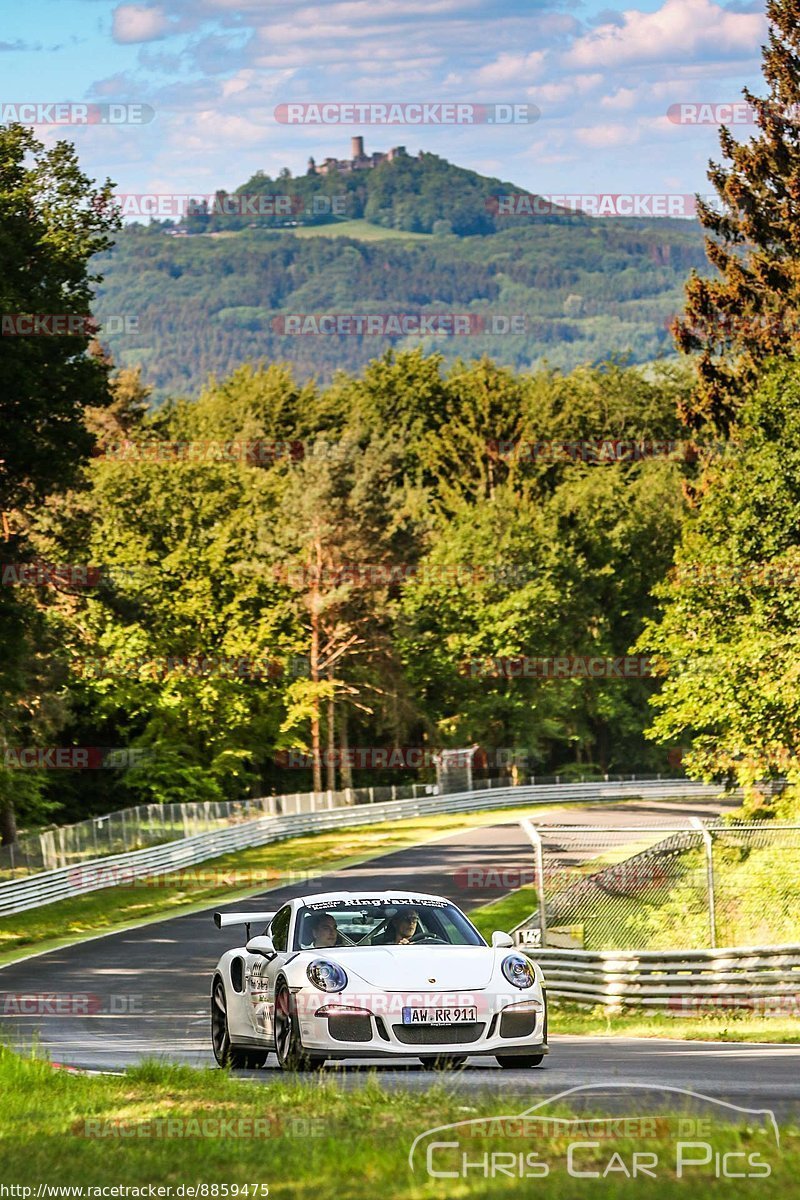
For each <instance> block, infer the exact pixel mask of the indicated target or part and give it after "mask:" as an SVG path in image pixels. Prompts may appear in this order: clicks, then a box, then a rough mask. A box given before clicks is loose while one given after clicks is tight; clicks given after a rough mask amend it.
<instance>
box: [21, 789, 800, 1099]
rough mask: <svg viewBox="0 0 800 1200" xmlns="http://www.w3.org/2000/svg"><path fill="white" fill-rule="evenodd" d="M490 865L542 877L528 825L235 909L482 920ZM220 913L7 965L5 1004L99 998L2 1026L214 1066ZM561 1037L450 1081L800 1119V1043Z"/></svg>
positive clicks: (345, 1077)
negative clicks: (685, 1101) (674, 1096)
mask: <svg viewBox="0 0 800 1200" xmlns="http://www.w3.org/2000/svg"><path fill="white" fill-rule="evenodd" d="M732 806H733V804H732V802H731V807H732ZM725 807H726V804H725V802H713V803H712V802H707V803H702V802H701V803H695V802H652V801H645V800H642V801H633V802H632V801H625V802H624V803H622V802H620V803H619V804H608V803H605V804H602V805H587V806H584V807H577V806H571V807H567V808H563V809H560V810H554V809H550V810H548V811H547V812H546V813H545V812H542V813H541V814H537V816H536V819H537V821H540V822H541V823H542V824H548V825H550V824H555V823H559V822H561V823H569V824H581V825H583V824H585V825H588V826H591V825H599V826H605V825H608V826H611V825H621V826H625V825H643V824H647V825H651V826H653V827H658V826H662V827H668V826H670V825H674V824H675V823H676V818H677V823H679V824H683V823H684V822H685V821H686V820H687V819H688V818H689V817H690V816H700V817H708V816H713V815H715V814H716V813H717V812H719V811H721V810H722V809H724V808H725ZM631 836H632V838H633V837H634V836H635V835H631ZM595 853H596V851H595ZM487 864H491V865H492V867H496V868H499V869H501V870H504V871H510V872H514V871H523V870H528V871H529V870H530V866H531V847H530V844H529V842H528V841H527V839H526V837H525V835H524V833H523V831H522V830H521V829H520V827H519V825H518V824H516V822H514V821H510V820H508V819H506V820H498V823H497V824H494V825H491V826H485V827H483V828H477V829H469V830H466V831H465V832H463V833H459V834H451V835H448V836H447V837H445V838H440V839H437V840H435V841H431V842H427V843H424V844H422V845H419V846H416V847H413V848H409V849H405V850H399V851H396V852H394V853H392V854H387V855H384V856H382V857H381V858H376V859H373V860H372V861H371V862H367V863H364V864H362V865H357V866H352V867H349V868H347V869H345V870H342V871H340V872H337V873H334V874H331V875H324V876H320V877H319V878H318V879H315V880H313V881H311V882H308V883H303V884H294V885H292V886H289V887H282V888H279V889H277V890H274V891H271V892H265V893H260V895H259V896H257V897H255V896H254V897H251V898H248V899H247V900H242V899H241V898H239V899H237V901H236V902H235V903H234V904H232V905H230V906H229V907H230V908H231V909H232V910H235V909H240V910H247V909H252V908H254V907H255V908H259V907H264V908H270V909H272V908H277V907H278V906H279V904H281V903H283V901H284V900H286V899H289V898H290V897H292V896H295V895H303V894H308V893H311V892H318V891H325V890H328V889H329V888H330V889H337V888H342V887H345V888H353V889H356V890H369V889H371V888H375V889H378V888H381V889H383V888H387V887H393V886H397V887H398V888H405V889H414V890H418V891H426V892H435V893H442V894H444V895H447V896H449V897H451V898H452V899H453V900H455V902H456V903H458V904H459V905H460V906H461V907H462V908H464V909H465V910H469V909H470V908H475V907H477V906H478V905H481V904H485V903H487V902H488V901H489V900H495V899H498V898H499V896H500V895H501V894H502V892H501V891H498V889H497V886H496V884H495V885H494V886H492V885H491V882H490V886H488V887H480V886H477V887H476V886H474V876H473V878H472V879H470V876H469V868H470V867H475V866H477V867H483V868H485V867H486V866H487ZM468 881H469V885H468ZM262 899H263V901H264V903H263V905H262V903H261V901H262ZM219 907H221V906H220V905H219V904H216V905H215V906H214V908H219ZM213 911H214V909H209V910H208V911H205V912H201V913H192V914H190V915H187V916H182V917H171V918H169V919H167V920H164V921H159V922H157V923H152V924H148V925H146V926H144V927H142V928H141V929H137V930H129V931H127V932H122V933H115V934H110V935H107V936H103V937H99V938H95V939H93V940H91V941H88V942H83V943H77V944H75V945H72V946H68V947H64V948H62V949H59V950H53V951H50V952H48V953H46V954H41V955H39V956H37V957H34V958H30V959H27V960H24V961H21V962H17V963H12V964H10V965H9V966H7V967H4V968H2V970H0V995H5V997H7V998H8V997H14V996H30V995H34V996H37V997H38V996H44V995H55V996H56V997H62V998H63V997H70V996H84V997H85V996H86V994H87V993H88V995H89V996H90V998H91V999H90V1002H89V1004H88V1006H87V1005H86V1004H85V1003H82V1004H80V1005H77V1006H76V1007H78V1008H79V1010H80V1011H77V1012H70V1011H67V1012H63V1011H52V1012H48V1011H45V1012H42V1013H37V1014H36V1015H22V1014H18V1013H14V1012H13V1008H14V1005H13V1003H12V1004H11V1005H8V1004H5V1005H4V1006H3V1008H2V1009H0V1011H4V1012H5V1013H6V1014H8V1010H9V1008H10V1009H11V1010H12V1012H11V1015H4V1016H3V1017H2V1018H1V1019H0V1033H2V1036H3V1038H4V1040H6V1041H7V1042H10V1043H11V1044H12V1045H16V1046H27V1045H30V1044H31V1042H32V1041H33V1040H36V1041H38V1043H39V1045H40V1046H41V1048H42V1050H43V1051H44V1052H45V1053H46V1054H47V1055H48V1056H49V1057H50V1058H51V1059H52V1060H53V1061H55V1062H59V1063H62V1064H65V1065H70V1066H75V1067H79V1068H85V1069H90V1070H101V1071H103V1070H105V1071H119V1070H123V1069H124V1068H125V1067H127V1066H129V1065H131V1064H133V1063H136V1062H139V1061H141V1060H142V1059H145V1058H153V1057H156V1058H160V1059H166V1060H173V1061H179V1062H185V1063H190V1064H193V1065H196V1066H213V1065H214V1059H213V1055H212V1052H211V1046H210V1038H209V1016H208V1013H209V1000H208V995H209V987H210V981H211V974H212V971H213V968H214V966H215V964H216V961H217V959H218V958H219V956H220V954H222V952H223V951H224V950H226V949H228V948H229V947H230V946H231V945H235V944H237V941H238V940H239V938H240V937H242V933H241V931H240V930H238V929H236V928H234V929H228V930H217V929H216V928H215V927H214V924H213V922H212V919H211V913H212V912H213ZM59 1007H61V1008H62V1009H63V1008H64V1007H66V1008H67V1009H68V1008H69V1004H67V1005H66V1006H65V1005H64V1004H63V1003H62V1004H61V1005H60V1006H59V1005H58V1004H54V1005H53V1008H54V1009H58V1008H59ZM87 1007H88V1010H89V1011H86V1010H87ZM550 1032H551V1037H550V1046H551V1052H550V1055H549V1057H548V1058H547V1059H545V1062H544V1065H543V1066H542V1067H540V1068H538V1069H535V1070H524V1069H520V1070H503V1069H501V1068H500V1067H499V1066H498V1065H497V1064H496V1062H495V1060H494V1059H493V1058H486V1059H482V1058H472V1059H470V1060H468V1063H467V1066H466V1068H465V1069H464V1070H462V1071H459V1072H457V1073H454V1074H450V1075H448V1076H446V1078H447V1079H448V1081H449V1085H450V1086H453V1087H458V1088H459V1089H463V1090H464V1091H465V1092H468V1091H470V1090H476V1089H477V1090H481V1091H490V1090H494V1089H496V1090H497V1091H502V1092H503V1093H504V1094H506V1093H507V1094H509V1095H511V1096H520V1097H525V1098H527V1099H529V1100H530V1099H531V1098H535V1097H536V1096H541V1095H553V1094H555V1093H557V1092H560V1091H563V1090H564V1089H567V1088H570V1087H576V1086H579V1085H585V1084H589V1083H591V1084H608V1085H609V1088H610V1089H611V1090H613V1089H614V1088H616V1087H619V1085H622V1084H630V1083H636V1084H639V1085H650V1086H652V1087H653V1088H654V1089H655V1090H656V1091H657V1090H658V1087H659V1085H662V1086H669V1087H675V1088H686V1089H689V1090H691V1091H697V1092H701V1093H704V1094H706V1095H711V1096H714V1097H715V1098H717V1099H721V1100H726V1101H727V1102H729V1103H731V1104H736V1105H741V1106H743V1107H770V1108H774V1109H775V1111H776V1112H780V1113H783V1114H786V1113H793V1114H797V1113H798V1112H800V1051H799V1050H798V1048H796V1047H791V1046H789V1047H787V1046H779V1045H757V1044H731V1043H718V1042H682V1041H672V1040H666V1039H652V1038H647V1039H633V1038H610V1037H609V1038H603V1037H598V1036H593V1037H586V1038H584V1037H567V1036H559V1034H558V1016H557V1012H552V1014H551V1022H550ZM327 1069H329V1070H335V1071H336V1072H337V1075H338V1076H339V1077H340V1078H341V1081H342V1085H343V1086H345V1087H358V1086H360V1084H361V1083H362V1082H363V1080H364V1079H366V1078H367V1076H368V1075H369V1074H370V1073H371V1072H372V1071H373V1070H377V1071H378V1073H379V1075H380V1078H381V1082H382V1083H383V1085H384V1086H385V1087H388V1088H405V1089H409V1090H414V1089H418V1088H424V1087H427V1086H428V1085H429V1084H430V1083H431V1082H432V1080H433V1078H434V1073H433V1072H432V1071H429V1070H426V1069H424V1068H423V1067H422V1065H421V1064H420V1063H419V1061H418V1060H417V1059H415V1058H409V1059H408V1060H407V1061H405V1060H404V1061H403V1062H401V1063H398V1064H390V1065H387V1064H386V1062H385V1060H376V1061H375V1062H374V1063H371V1062H369V1063H364V1062H360V1063H353V1064H347V1063H344V1064H337V1065H335V1066H331V1067H329V1068H327ZM277 1070H278V1067H277V1063H276V1061H275V1058H274V1056H273V1055H270V1057H269V1059H268V1061H267V1065H266V1066H265V1067H264V1068H263V1069H262V1070H259V1071H253V1072H244V1073H243V1074H246V1075H248V1077H250V1078H252V1079H253V1080H254V1081H268V1080H270V1079H274V1078H275V1072H276V1071H277ZM436 1078H438V1079H441V1078H442V1076H441V1075H437V1076H436ZM609 1094H610V1093H609Z"/></svg>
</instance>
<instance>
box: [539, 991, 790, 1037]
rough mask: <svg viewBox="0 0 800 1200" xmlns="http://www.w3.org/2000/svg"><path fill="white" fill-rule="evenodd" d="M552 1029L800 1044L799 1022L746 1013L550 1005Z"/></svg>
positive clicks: (557, 1031)
mask: <svg viewBox="0 0 800 1200" xmlns="http://www.w3.org/2000/svg"><path fill="white" fill-rule="evenodd" d="M550 1006H551V1007H550V1026H551V1028H552V1029H553V1030H554V1031H555V1032H556V1033H563V1034H570V1035H590V1036H591V1035H593V1034H594V1035H597V1036H600V1037H629V1038H679V1039H681V1040H682V1041H690V1042H691V1041H708V1042H780V1043H784V1042H800V1021H798V1020H797V1018H796V1017H794V1018H792V1017H790V1016H786V1017H782V1016H778V1017H760V1016H758V1015H754V1014H752V1013H748V1012H744V1011H742V1010H741V1009H725V1010H710V1011H705V1012H700V1011H698V1013H697V1014H696V1015H692V1016H685V1017H684V1016H678V1015H675V1016H671V1015H670V1014H669V1013H664V1012H649V1011H643V1010H642V1009H633V1010H632V1009H627V1010H626V1011H624V1012H609V1011H608V1010H607V1009H604V1008H603V1007H602V1005H597V1006H596V1007H594V1008H586V1007H581V1006H580V1005H577V1004H569V1003H561V1002H559V1001H558V1000H552V999H551V1001H550Z"/></svg>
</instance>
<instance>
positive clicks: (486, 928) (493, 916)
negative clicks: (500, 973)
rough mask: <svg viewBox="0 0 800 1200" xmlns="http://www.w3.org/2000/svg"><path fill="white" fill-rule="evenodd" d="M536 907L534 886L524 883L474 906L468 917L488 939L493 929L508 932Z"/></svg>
mask: <svg viewBox="0 0 800 1200" xmlns="http://www.w3.org/2000/svg"><path fill="white" fill-rule="evenodd" d="M538 907H539V899H538V896H537V894H536V888H535V887H533V886H532V885H527V884H526V885H525V886H524V887H521V888H517V889H516V891H514V892H509V893H508V895H507V896H501V898H500V899H499V900H493V901H492V903H491V904H484V905H482V906H481V907H480V908H474V909H473V910H472V912H471V913H470V914H469V918H470V920H471V921H472V923H473V925H474V926H475V928H476V929H477V930H478V931H479V932H480V933H482V934H483V936H484V937H485V938H486V940H487V941H488V940H489V938H490V937H491V936H492V932H493V930H495V929H505V930H506V931H507V932H509V931H510V930H512V929H513V928H514V927H515V926H516V925H519V923H520V921H524V920H525V918H526V917H529V916H530V915H531V913H532V912H533V911H534V910H535V909H538Z"/></svg>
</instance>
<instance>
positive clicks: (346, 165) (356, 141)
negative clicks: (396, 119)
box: [306, 137, 422, 175]
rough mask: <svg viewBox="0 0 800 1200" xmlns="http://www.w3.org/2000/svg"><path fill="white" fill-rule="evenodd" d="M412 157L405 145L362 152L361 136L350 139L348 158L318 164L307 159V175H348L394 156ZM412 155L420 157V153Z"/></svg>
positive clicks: (330, 159) (375, 165) (391, 158)
mask: <svg viewBox="0 0 800 1200" xmlns="http://www.w3.org/2000/svg"><path fill="white" fill-rule="evenodd" d="M410 157H412V156H411V155H409V154H408V153H407V152H406V148H405V146H393V147H392V149H391V150H389V151H388V153H387V154H384V153H383V152H382V151H380V150H376V151H375V153H374V154H365V153H364V139H363V137H354V138H351V139H350V158H326V159H325V160H324V161H323V162H321V163H320V165H319V166H317V164H316V163H315V162H314V159H313V158H309V160H308V170H307V172H306V174H307V175H335V174H338V175H349V174H350V172H351V171H370V170H371V169H372V168H373V167H377V166H378V165H379V164H380V163H382V162H392V161H393V160H394V159H395V158H410ZM414 157H417V158H421V157H422V156H421V155H416V156H414Z"/></svg>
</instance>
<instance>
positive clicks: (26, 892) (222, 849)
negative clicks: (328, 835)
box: [0, 779, 720, 916]
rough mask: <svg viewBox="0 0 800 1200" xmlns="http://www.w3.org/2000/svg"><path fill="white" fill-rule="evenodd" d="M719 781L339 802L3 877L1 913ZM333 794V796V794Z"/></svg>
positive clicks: (685, 791)
mask: <svg viewBox="0 0 800 1200" xmlns="http://www.w3.org/2000/svg"><path fill="white" fill-rule="evenodd" d="M719 794H720V788H719V785H717V784H702V783H694V782H692V781H690V780H686V779H678V780H675V779H673V780H647V781H644V780H642V781H636V782H635V783H634V782H630V783H605V782H600V783H573V784H536V785H524V786H519V787H507V788H495V789H492V790H490V791H487V790H483V789H476V790H474V791H470V792H462V793H450V794H445V795H439V796H420V797H415V798H412V799H409V800H395V801H388V802H386V803H379V804H369V805H363V806H361V805H353V806H350V805H346V804H342V805H341V806H340V807H338V808H331V809H328V810H323V811H321V812H320V811H318V812H313V813H297V814H292V815H284V816H268V817H259V818H257V819H256V820H254V821H244V822H241V823H240V824H238V825H233V826H230V827H227V828H224V829H217V830H212V831H210V832H209V833H201V834H197V835H195V836H193V837H188V838H181V839H180V840H178V841H174V842H167V843H165V844H163V845H161V846H154V847H148V848H147V849H144V850H131V851H128V852H126V853H125V854H116V855H112V856H108V857H105V858H100V859H95V860H93V861H90V862H86V863H84V864H83V865H81V866H73V867H59V868H58V869H57V870H54V871H45V872H41V873H40V874H37V875H32V876H28V877H27V878H23V879H18V880H12V881H10V882H8V883H3V884H0V916H9V915H11V914H12V913H18V912H24V911H26V910H27V909H31V908H38V907H40V906H41V905H44V904H52V903H53V902H54V901H56V900H63V899H65V898H67V897H70V896H80V895H84V894H86V893H87V892H93V891H98V890H99V889H101V888H106V887H112V886H114V885H116V884H120V883H130V882H132V881H133V880H135V879H143V878H146V877H147V876H155V875H164V874H167V873H168V872H170V871H176V870H180V869H181V868H182V867H190V866H196V865H197V864H198V863H201V862H204V861H206V860H207V859H210V858H218V857H219V856H220V855H222V854H229V853H230V852H231V851H235V850H244V849H246V848H248V847H250V846H263V845H267V844H268V843H270V842H278V841H282V840H284V839H286V838H290V837H296V836H298V835H299V834H303V833H319V832H322V831H323V830H327V829H335V828H344V827H346V826H356V825H372V824H377V823H378V822H380V821H392V820H400V819H402V818H405V817H416V816H427V815H429V814H432V813H449V812H474V811H476V810H480V809H500V810H501V809H504V808H519V807H529V806H532V805H539V804H553V803H565V802H570V801H572V802H574V801H581V800H582V801H608V802H612V801H615V800H620V799H630V798H631V797H634V796H646V797H648V798H652V799H665V800H675V799H694V800H699V799H705V798H712V797H714V796H718V795H719ZM332 798H333V797H332Z"/></svg>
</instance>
